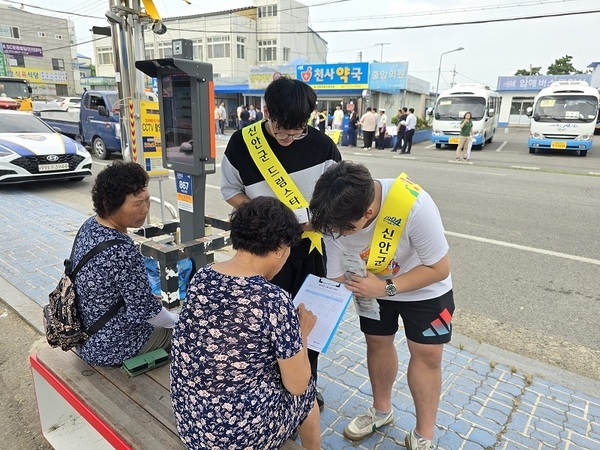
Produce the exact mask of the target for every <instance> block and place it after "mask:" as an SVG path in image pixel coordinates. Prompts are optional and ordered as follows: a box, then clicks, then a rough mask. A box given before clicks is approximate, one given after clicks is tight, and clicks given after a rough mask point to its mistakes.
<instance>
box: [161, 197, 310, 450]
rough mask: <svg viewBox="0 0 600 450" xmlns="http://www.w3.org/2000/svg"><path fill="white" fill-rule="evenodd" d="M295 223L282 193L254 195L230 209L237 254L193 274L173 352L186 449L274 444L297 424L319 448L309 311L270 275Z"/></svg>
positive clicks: (176, 404)
mask: <svg viewBox="0 0 600 450" xmlns="http://www.w3.org/2000/svg"><path fill="white" fill-rule="evenodd" d="M301 231H302V230H301V227H300V225H299V224H298V221H297V219H296V217H295V215H294V214H293V213H292V211H291V210H290V209H289V208H288V207H286V206H285V205H284V204H283V203H281V202H280V201H279V200H277V199H275V198H272V197H257V198H255V199H253V200H251V201H249V202H247V203H244V204H242V205H240V206H239V208H238V209H237V210H236V211H234V212H233V213H232V215H231V241H232V245H233V248H234V249H235V250H236V253H235V255H234V256H233V257H232V258H231V259H230V260H228V261H225V262H221V263H216V264H214V265H212V266H207V267H205V268H203V269H201V270H200V271H198V273H196V275H195V276H194V278H193V279H192V281H191V283H190V285H189V287H188V294H187V298H186V300H185V302H184V305H183V308H182V310H181V313H180V320H179V323H178V324H177V325H176V327H175V329H174V332H173V342H172V357H173V360H172V362H171V403H172V404H173V409H174V411H175V419H176V422H177V429H178V430H179V435H180V437H181V439H182V440H183V442H184V443H185V445H186V446H187V447H188V448H189V449H207V448H227V449H238V448H239V449H247V448H252V449H261V450H263V449H278V448H280V447H281V446H282V445H283V444H284V442H285V440H286V439H287V438H288V437H290V436H291V435H292V434H293V433H294V431H296V430H298V431H299V434H300V438H301V440H302V445H303V446H304V447H305V448H307V449H310V450H313V449H314V450H316V449H319V448H320V424H319V409H318V406H317V403H316V401H315V397H316V386H315V380H314V378H312V376H311V372H310V364H309V361H308V355H307V347H306V339H307V336H308V334H309V333H310V331H311V330H312V328H313V326H314V325H315V323H316V317H315V316H314V315H313V314H312V313H311V312H310V311H308V310H307V309H306V308H305V307H304V305H300V306H299V307H298V309H296V308H295V307H294V305H293V303H292V299H291V298H290V296H289V294H288V293H287V292H285V291H284V290H283V289H281V288H280V287H278V286H275V285H274V284H271V283H269V281H268V280H270V279H271V278H272V277H273V276H274V275H275V274H276V273H277V272H278V271H279V270H280V269H281V267H282V266H283V264H284V262H285V260H286V259H287V257H288V256H289V254H290V246H291V245H292V244H293V243H295V242H296V241H297V240H298V239H299V238H300V235H301Z"/></svg>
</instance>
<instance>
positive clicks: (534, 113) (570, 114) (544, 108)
mask: <svg viewBox="0 0 600 450" xmlns="http://www.w3.org/2000/svg"><path fill="white" fill-rule="evenodd" d="M598 100H599V94H598V89H596V88H593V87H591V86H589V85H588V84H587V83H586V82H585V81H555V82H553V83H552V84H551V85H550V86H548V87H546V88H544V89H542V90H541V91H540V92H539V94H538V95H537V96H536V97H535V99H534V100H533V107H531V108H527V115H528V116H529V117H531V128H530V132H529V139H528V141H527V145H528V147H529V153H535V151H536V150H560V151H578V152H579V156H586V155H587V152H588V151H589V150H590V149H591V148H592V140H593V137H594V129H595V127H596V122H597V117H598Z"/></svg>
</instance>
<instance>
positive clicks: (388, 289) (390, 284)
mask: <svg viewBox="0 0 600 450" xmlns="http://www.w3.org/2000/svg"><path fill="white" fill-rule="evenodd" d="M396 292H397V289H396V286H394V280H392V279H391V278H390V279H388V280H385V293H386V294H387V295H389V296H392V295H396Z"/></svg>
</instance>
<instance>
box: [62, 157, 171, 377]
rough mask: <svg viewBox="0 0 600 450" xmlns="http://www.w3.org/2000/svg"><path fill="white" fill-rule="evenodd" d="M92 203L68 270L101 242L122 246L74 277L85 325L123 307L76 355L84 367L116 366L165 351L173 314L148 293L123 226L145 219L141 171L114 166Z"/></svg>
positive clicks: (135, 166) (96, 186)
mask: <svg viewBox="0 0 600 450" xmlns="http://www.w3.org/2000/svg"><path fill="white" fill-rule="evenodd" d="M92 201H93V203H94V210H95V211H96V214H97V215H96V216H93V217H90V218H89V219H88V220H86V221H85V222H84V223H83V225H81V229H80V232H79V236H78V238H77V242H76V243H75V254H74V257H73V267H76V266H77V264H78V263H79V261H81V260H82V259H83V257H84V256H85V255H86V254H87V253H88V252H89V251H90V250H91V249H92V248H93V247H95V246H96V245H98V244H99V243H101V242H104V241H109V240H113V239H118V240H122V241H123V243H122V244H117V245H113V246H111V247H108V248H106V249H104V250H103V251H102V252H100V253H99V254H97V255H95V256H94V257H93V258H92V259H90V260H89V261H88V262H87V263H86V264H85V265H84V266H83V267H82V268H81V270H80V271H79V272H78V273H77V276H76V277H75V288H76V290H77V299H78V305H79V310H80V313H81V316H82V319H83V323H84V326H85V327H86V328H89V327H90V326H92V325H93V324H94V323H95V322H96V321H97V320H98V319H99V318H100V317H102V315H103V314H104V313H106V312H107V311H108V310H110V309H111V308H112V307H113V306H114V305H115V304H116V303H118V302H119V300H120V299H123V300H124V302H125V306H124V307H122V308H121V309H119V311H118V312H117V314H116V315H115V316H114V317H112V318H111V319H110V320H109V321H108V322H107V323H106V325H104V326H103V327H102V328H101V329H100V330H99V331H98V332H97V333H96V334H94V335H92V336H91V337H90V338H89V339H88V340H87V341H86V342H85V343H84V344H83V345H81V346H79V347H78V348H77V352H78V354H79V356H80V357H81V358H82V359H83V360H84V361H86V362H87V363H89V364H93V365H98V366H119V365H121V364H122V363H123V361H124V360H125V359H128V358H131V357H132V356H136V355H139V354H141V353H145V352H148V351H150V350H155V349H157V348H159V347H162V348H165V349H168V348H169V346H170V341H171V329H172V328H173V326H174V325H175V323H176V322H177V314H173V313H171V312H169V311H167V310H166V309H165V308H164V307H163V306H162V305H161V304H160V301H158V300H157V299H156V298H155V297H154V295H153V294H152V291H151V290H150V283H149V282H148V276H147V275H146V268H145V266H144V259H143V257H142V254H141V253H140V252H139V250H138V249H137V247H136V246H135V244H134V242H133V240H132V239H131V238H130V237H129V236H128V235H127V228H137V227H141V226H142V225H143V224H144V222H145V221H146V216H147V215H148V209H149V207H150V194H149V193H148V174H147V173H146V171H144V169H142V167H141V166H140V165H139V164H136V163H123V162H114V163H113V164H111V165H110V166H107V167H106V168H105V169H104V170H102V171H101V172H100V173H99V174H98V176H97V177H96V182H95V184H94V187H93V188H92Z"/></svg>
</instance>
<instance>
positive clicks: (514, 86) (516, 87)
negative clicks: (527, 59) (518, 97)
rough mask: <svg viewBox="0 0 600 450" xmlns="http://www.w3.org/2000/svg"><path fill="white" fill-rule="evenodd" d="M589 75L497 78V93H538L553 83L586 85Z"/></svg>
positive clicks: (589, 79)
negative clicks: (584, 82) (562, 82)
mask: <svg viewBox="0 0 600 450" xmlns="http://www.w3.org/2000/svg"><path fill="white" fill-rule="evenodd" d="M591 79H592V76H591V75H532V76H512V77H498V89H497V90H498V91H540V90H542V89H544V88H545V87H548V86H550V85H551V84H552V82H554V81H586V82H587V83H588V84H589V83H590V81H591Z"/></svg>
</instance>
